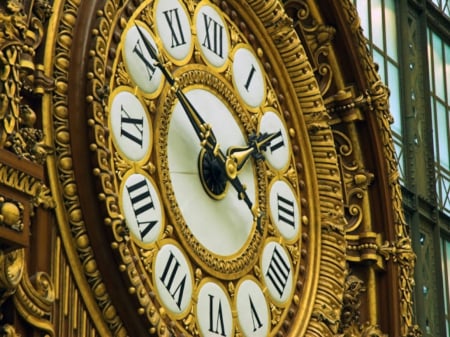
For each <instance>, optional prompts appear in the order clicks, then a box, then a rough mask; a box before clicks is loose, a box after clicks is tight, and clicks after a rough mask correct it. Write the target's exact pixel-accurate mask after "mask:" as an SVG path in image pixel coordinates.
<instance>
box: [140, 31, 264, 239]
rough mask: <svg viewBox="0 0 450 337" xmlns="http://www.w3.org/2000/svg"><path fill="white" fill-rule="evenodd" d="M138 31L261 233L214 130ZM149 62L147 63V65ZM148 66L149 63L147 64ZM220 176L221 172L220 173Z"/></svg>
mask: <svg viewBox="0 0 450 337" xmlns="http://www.w3.org/2000/svg"><path fill="white" fill-rule="evenodd" d="M135 26H136V29H137V30H138V32H139V35H140V37H141V39H142V41H143V43H144V46H145V48H146V49H147V51H148V53H149V54H150V56H151V58H152V59H153V60H154V61H155V63H154V66H156V67H158V68H159V69H160V70H161V72H162V74H163V75H164V77H165V78H166V80H167V82H168V83H169V84H170V85H171V86H172V87H173V88H174V89H175V95H176V96H177V98H178V100H179V101H180V104H181V106H182V107H183V110H184V111H185V112H186V115H187V117H188V119H189V122H190V123H191V125H192V127H193V129H194V131H195V133H196V134H197V136H198V138H199V139H200V144H201V145H202V147H203V150H202V151H204V152H206V154H209V155H212V156H213V157H214V159H213V160H214V161H217V160H218V162H216V163H218V164H219V167H220V170H223V171H224V172H225V176H226V179H227V180H228V181H229V182H230V183H231V185H232V186H233V187H234V189H235V190H236V192H237V193H238V198H239V199H240V200H244V202H245V203H246V205H247V206H248V208H249V209H250V211H251V212H252V214H253V218H254V220H255V221H256V222H257V228H258V231H260V232H261V230H262V229H261V218H262V214H261V212H260V211H259V209H257V208H255V207H254V206H253V203H252V201H251V200H250V198H249V196H248V194H247V192H246V189H245V186H244V185H242V183H241V181H240V180H239V178H237V175H234V176H232V175H228V170H227V168H226V165H227V157H226V156H225V155H224V153H223V152H222V150H221V149H220V147H219V144H218V143H217V140H216V137H215V135H214V133H213V131H212V128H211V126H210V125H209V124H207V123H206V122H205V121H204V120H203V118H202V117H201V116H200V114H199V113H198V112H197V110H196V109H195V108H194V106H193V105H192V103H191V102H190V101H189V99H188V98H187V97H186V95H185V94H184V93H183V91H182V90H181V89H180V88H179V87H178V86H177V84H176V80H175V78H174V77H173V76H172V74H171V73H170V72H169V71H168V70H167V68H166V67H165V66H164V64H163V63H162V62H161V59H160V58H159V56H158V53H157V50H156V49H155V47H153V45H152V44H151V42H150V41H149V40H148V39H147V37H146V36H145V35H144V33H143V32H142V30H141V28H140V27H139V26H138V25H137V24H135ZM136 52H137V53H138V56H139V57H140V58H141V59H142V60H145V59H146V58H145V56H144V55H143V54H142V53H141V52H140V51H139V50H138V49H136ZM147 62H148V61H146V63H147ZM147 65H148V63H147ZM203 157H204V153H203V154H202V152H201V153H200V157H199V158H200V160H202V159H201V158H203ZM200 175H201V179H202V184H203V187H204V188H205V189H207V191H208V194H210V195H211V194H213V195H214V194H215V192H213V189H212V188H211V187H210V186H207V184H206V183H205V182H206V179H205V176H204V175H205V172H203V170H202V169H201V170H200ZM219 175H220V172H219Z"/></svg>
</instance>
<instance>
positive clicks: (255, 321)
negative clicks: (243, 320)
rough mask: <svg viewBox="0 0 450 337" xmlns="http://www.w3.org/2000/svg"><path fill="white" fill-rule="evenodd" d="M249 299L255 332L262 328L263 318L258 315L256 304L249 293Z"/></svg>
mask: <svg viewBox="0 0 450 337" xmlns="http://www.w3.org/2000/svg"><path fill="white" fill-rule="evenodd" d="M248 300H249V301H250V311H251V314H252V323H253V332H255V331H256V330H259V329H261V328H262V326H263V324H262V323H261V319H260V318H259V316H258V312H257V311H256V308H255V305H254V304H253V301H252V298H251V296H250V295H249V296H248Z"/></svg>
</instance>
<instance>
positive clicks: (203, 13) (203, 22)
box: [195, 5, 230, 68]
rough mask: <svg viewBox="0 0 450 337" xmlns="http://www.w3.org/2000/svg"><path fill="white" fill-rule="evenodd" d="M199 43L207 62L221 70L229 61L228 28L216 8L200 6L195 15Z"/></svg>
mask: <svg viewBox="0 0 450 337" xmlns="http://www.w3.org/2000/svg"><path fill="white" fill-rule="evenodd" d="M195 21H196V25H195V27H196V31H197V41H198V44H199V47H200V51H201V53H202V55H203V56H204V58H205V60H206V62H208V63H209V64H211V65H212V66H213V67H216V68H221V67H223V66H224V65H225V63H226V62H227V61H228V54H229V49H230V41H229V35H228V26H227V25H226V24H225V22H224V21H223V18H222V15H220V14H219V12H218V11H217V10H216V8H215V7H213V6H209V5H203V6H199V7H198V10H197V13H196V15H195Z"/></svg>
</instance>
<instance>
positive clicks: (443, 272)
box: [441, 240, 449, 314]
mask: <svg viewBox="0 0 450 337" xmlns="http://www.w3.org/2000/svg"><path fill="white" fill-rule="evenodd" d="M448 243H449V242H448V241H446V240H442V244H441V249H442V255H441V256H442V276H443V279H444V280H443V281H444V298H447V290H448V288H447V287H446V286H445V283H446V280H445V275H446V272H447V269H446V266H445V260H446V259H445V256H446V254H445V246H444V245H445V244H448ZM447 259H448V257H447ZM447 266H448V261H447ZM444 304H445V313H446V314H447V312H448V303H447V301H444Z"/></svg>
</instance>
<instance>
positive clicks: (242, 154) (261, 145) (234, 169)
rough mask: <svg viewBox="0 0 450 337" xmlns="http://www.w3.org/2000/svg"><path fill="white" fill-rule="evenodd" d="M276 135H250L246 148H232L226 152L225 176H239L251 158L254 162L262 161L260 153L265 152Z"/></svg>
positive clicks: (262, 156)
mask: <svg viewBox="0 0 450 337" xmlns="http://www.w3.org/2000/svg"><path fill="white" fill-rule="evenodd" d="M277 136H278V133H261V134H259V135H255V134H251V135H250V136H249V141H248V145H247V146H232V147H230V148H228V150H227V159H226V160H227V165H226V169H227V175H230V176H231V177H233V176H236V175H238V174H239V172H240V171H241V169H242V168H243V167H244V165H245V163H246V162H247V160H248V159H249V158H250V156H252V157H253V158H255V159H256V160H260V159H264V155H263V154H262V151H266V149H267V147H268V146H269V145H270V143H271V141H272V140H273V139H274V138H276V137H277Z"/></svg>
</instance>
